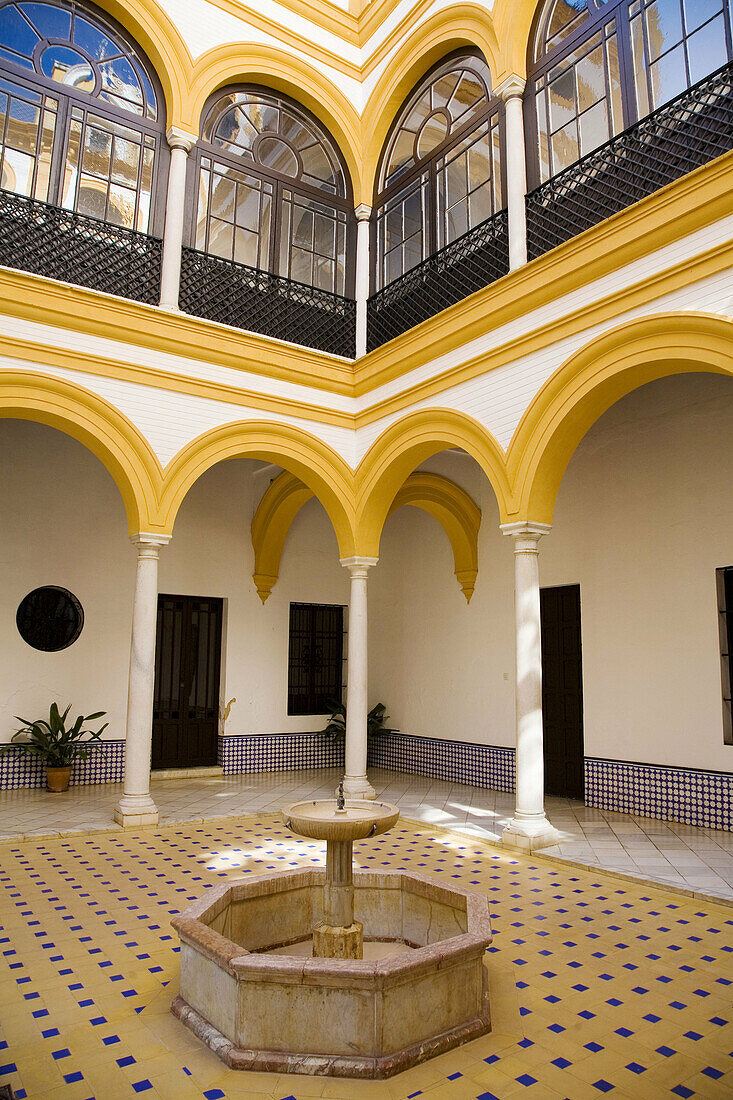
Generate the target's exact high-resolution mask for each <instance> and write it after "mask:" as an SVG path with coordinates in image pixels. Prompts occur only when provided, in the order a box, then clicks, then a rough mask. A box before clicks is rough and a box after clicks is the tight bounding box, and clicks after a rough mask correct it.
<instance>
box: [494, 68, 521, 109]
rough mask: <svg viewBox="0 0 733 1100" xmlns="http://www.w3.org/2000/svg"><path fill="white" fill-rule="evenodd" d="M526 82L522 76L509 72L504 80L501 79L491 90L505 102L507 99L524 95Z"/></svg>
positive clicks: (519, 97)
mask: <svg viewBox="0 0 733 1100" xmlns="http://www.w3.org/2000/svg"><path fill="white" fill-rule="evenodd" d="M526 84H527V81H526V80H525V79H524V77H523V76H518V75H517V74H516V73H511V74H510V75H509V76H508V77H506V79H505V80H502V82H501V84H497V86H496V87H495V88H493V89H492V90H493V92H494V95H498V96H499V97H500V98H501V99H503V100H504V102H505V103H506V102H507V100H508V99H521V98H522V96H523V95H524V89H525V87H526Z"/></svg>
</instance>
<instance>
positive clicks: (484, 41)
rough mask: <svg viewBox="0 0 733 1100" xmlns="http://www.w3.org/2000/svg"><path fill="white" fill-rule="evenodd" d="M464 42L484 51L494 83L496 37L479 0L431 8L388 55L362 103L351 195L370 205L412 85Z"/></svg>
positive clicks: (497, 59) (497, 67)
mask: <svg viewBox="0 0 733 1100" xmlns="http://www.w3.org/2000/svg"><path fill="white" fill-rule="evenodd" d="M466 47H470V48H473V49H477V50H479V51H480V52H481V53H482V54H483V56H484V58H485V60H486V63H487V65H488V66H489V69H490V71H491V79H492V83H493V84H496V82H497V74H498V72H499V70H500V68H501V61H500V51H499V43H498V40H497V37H496V34H495V33H494V27H493V23H492V20H491V16H490V15H489V13H488V12H487V11H486V9H485V8H482V7H480V6H479V5H478V4H472V3H464V4H454V5H453V6H451V7H446V8H444V9H443V10H442V11H439V12H436V14H435V15H433V16H431V17H430V18H429V19H426V20H425V22H424V23H421V24H420V26H419V27H417V28H415V30H414V31H412V32H411V33H410V36H409V38H408V39H407V40H406V41H405V42H404V43H403V44H402V45H401V46H400V48H399V49H398V50H396V52H395V53H394V54H393V55H392V57H391V58H390V60H389V62H388V64H387V66H386V67H385V69H384V71H383V72H382V74H381V75H380V77H379V79H378V80H377V83H376V84H375V86H374V88H373V90H372V93H371V95H370V96H369V99H368V101H367V104H366V107H365V108H364V114H363V116H362V127H363V134H364V148H363V157H364V164H363V172H362V177H363V190H362V198H361V200H358V199H356V200H355V201H357V202H358V201H361V202H363V203H366V204H367V205H368V206H371V205H372V203H373V201H374V191H375V184H376V179H377V169H378V166H379V159H380V156H381V153H382V149H383V148H384V144H385V141H386V140H387V134H388V133H389V130H390V127H391V126H392V123H393V122H394V120H395V118H396V117H397V114H398V112H399V111H400V109H401V107H402V105H403V103H404V102H405V100H406V99H407V97H408V96H409V95H410V93H411V92H412V90H413V88H414V87H415V85H416V84H417V83H418V82H419V81H420V80H421V79H422V77H423V76H424V75H425V73H427V72H428V70H429V69H431V68H432V67H433V65H435V64H437V62H438V61H440V60H441V58H443V57H447V56H448V54H450V53H452V52H453V51H454V50H458V49H466Z"/></svg>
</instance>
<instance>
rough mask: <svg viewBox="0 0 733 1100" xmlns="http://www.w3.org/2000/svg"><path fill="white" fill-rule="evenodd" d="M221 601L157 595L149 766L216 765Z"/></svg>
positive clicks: (187, 766) (199, 597)
mask: <svg viewBox="0 0 733 1100" xmlns="http://www.w3.org/2000/svg"><path fill="white" fill-rule="evenodd" d="M222 606H223V601H222V600H221V599H218V598H207V597H201V596H168V595H160V596H158V635H157V643H156V650H155V698H154V704H153V755H152V766H153V768H193V767H203V766H206V765H211V764H216V756H217V742H218V732H219V677H220V672H221V629H222Z"/></svg>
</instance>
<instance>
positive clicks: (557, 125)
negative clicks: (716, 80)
mask: <svg viewBox="0 0 733 1100" xmlns="http://www.w3.org/2000/svg"><path fill="white" fill-rule="evenodd" d="M532 56H533V65H532V67H531V74H530V75H531V77H532V79H531V81H530V85H529V88H528V94H529V95H530V96H531V95H532V94H534V100H535V119H536V128H537V134H536V141H537V145H536V148H537V154H538V172H537V175H538V179H537V180H536V182H544V181H545V180H547V179H549V178H550V177H551V176H553V175H555V174H556V173H558V172H561V171H562V170H563V169H564V168H567V167H569V166H570V165H572V164H574V163H575V162H576V161H577V160H578V159H579V158H580V157H583V156H585V155H586V154H588V153H590V152H592V151H593V150H594V149H596V148H598V146H599V145H602V144H603V143H604V142H606V141H608V140H609V139H610V138H612V137H614V136H615V135H616V134H619V133H621V131H622V130H624V129H625V128H626V127H628V126H630V125H632V124H633V123H634V122H636V121H638V120H639V119H641V118H643V117H644V116H645V115H648V114H649V113H650V112H651V111H653V110H655V109H656V108H657V107H661V106H662V105H663V104H664V103H667V102H669V100H671V99H674V97H675V96H677V95H679V94H680V93H681V92H683V91H685V89H687V88H690V87H692V86H693V85H694V84H696V83H697V82H698V81H699V80H702V79H703V78H704V77H705V76H707V75H708V74H710V73H712V72H715V70H716V69H719V68H720V67H721V66H723V65H725V64H726V62H728V61H730V60H731V58H732V57H733V48H732V42H731V15H730V7H729V6H728V5H727V2H726V0H632V2H629V0H615V2H614V0H548V2H547V3H546V4H545V5H544V8H543V9H542V10H541V12H540V16H539V19H538V21H537V29H536V33H535V38H534V48H533V51H532Z"/></svg>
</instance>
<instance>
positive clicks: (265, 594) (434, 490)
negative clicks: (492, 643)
mask: <svg viewBox="0 0 733 1100" xmlns="http://www.w3.org/2000/svg"><path fill="white" fill-rule="evenodd" d="M312 497H313V492H312V490H311V489H309V488H308V487H307V486H306V485H304V484H303V482H302V481H301V480H300V478H298V477H296V476H295V475H294V474H291V473H287V472H285V473H282V474H280V475H279V476H278V477H276V478H275V480H274V481H273V482H272V483H271V484H270V486H269V487H268V488H267V490H266V492H265V493H264V495H263V497H262V500H261V501H260V503H259V506H258V508H257V511H256V512H255V515H254V518H253V520H252V546H253V548H254V552H255V567H254V572H253V574H252V579H253V580H254V582H255V587H256V588H257V594H258V595H259V597H260V599H261V600H262V602H263V603H265V602H266V600H267V599H268V598H269V596H270V593H271V592H272V589H273V587H274V586H275V584H276V583H277V580H278V577H279V574H280V561H281V558H282V553H283V548H284V546H285V540H286V538H287V536H288V532H289V531H290V528H291V527H292V524H293V521H294V519H295V517H296V516H297V514H298V512H299V511H300V509H301V508H302V507H303V505H304V504H306V503H307V502H308V501H309V500H311V499H312ZM404 505H411V506H412V507H415V508H421V509H423V511H425V512H427V513H428V514H429V515H431V516H433V518H434V519H436V520H437V521H438V523H439V524H440V525H441V527H442V528H443V530H444V531H445V533H446V535H447V536H448V539H449V541H450V544H451V547H452V549H453V563H454V566H455V576H456V579H457V580H458V584H459V587H460V589H461V591H462V592H463V595H464V596H465V598H466V603H470V600H471V596H472V595H473V591H474V586H475V584H476V577H477V576H478V532H479V527H480V525H481V510H480V508H479V507H478V506H477V505H476V504H475V503H474V501H473V500H472V499H471V497H470V496H469V495H468V493H466V491H465V490H464V489H462V488H461V487H460V486H459V485H456V484H455V482H453V481H450V480H449V479H448V478H446V477H443V476H441V475H440V474H430V473H422V472H419V473H413V474H410V476H409V477H408V478H407V480H406V481H405V483H404V484H403V485H402V487H401V488H400V489H399V490H398V492H397V495H396V496H395V498H394V500H393V502H392V505H391V507H390V509H389V512H388V514H387V516H386V519H388V518H389V516H391V515H392V514H393V513H394V512H395V511H396V510H397V509H398V508H401V507H403V506H404ZM386 519H385V522H386Z"/></svg>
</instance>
